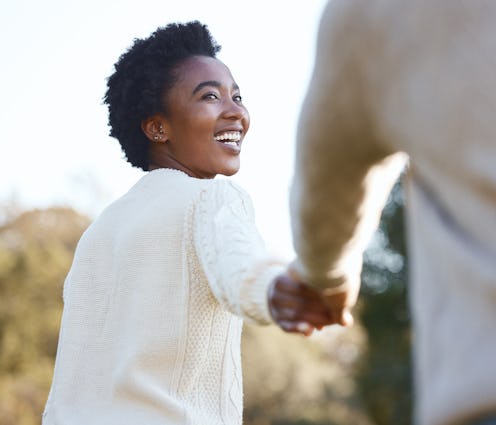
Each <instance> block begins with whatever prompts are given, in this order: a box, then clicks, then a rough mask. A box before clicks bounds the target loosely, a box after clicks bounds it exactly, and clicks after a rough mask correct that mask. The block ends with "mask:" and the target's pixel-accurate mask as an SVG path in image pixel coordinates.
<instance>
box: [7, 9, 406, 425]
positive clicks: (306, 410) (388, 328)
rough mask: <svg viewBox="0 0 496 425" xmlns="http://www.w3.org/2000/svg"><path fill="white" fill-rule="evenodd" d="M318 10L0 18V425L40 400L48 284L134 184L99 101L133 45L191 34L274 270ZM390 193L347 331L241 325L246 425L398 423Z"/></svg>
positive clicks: (402, 318)
mask: <svg viewBox="0 0 496 425" xmlns="http://www.w3.org/2000/svg"><path fill="white" fill-rule="evenodd" d="M325 3H326V2H325V1H324V0H308V1H306V2H285V1H283V0H273V1H271V2H267V1H261V0H252V1H251V2H241V1H235V0H234V1H233V0H231V1H227V0H212V1H209V2H202V1H193V0H183V1H181V2H175V1H174V2H173V1H170V0H162V1H159V0H141V1H140V2H136V1H131V0H121V1H117V0H108V1H106V2H98V1H97V0H86V1H84V2H82V1H70V0H65V1H62V0H47V1H44V2H37V1H35V0H18V1H16V2H9V3H8V4H5V5H3V7H2V14H1V15H0V35H1V37H0V47H1V51H2V52H3V56H4V60H3V61H2V67H0V77H1V78H0V93H2V102H1V104H0V425H14V424H15V425H33V424H39V423H40V415H41V412H42V410H43V406H44V403H45V401H46V397H47V395H48V390H49V386H50V383H51V377H52V373H53V362H54V356H55V352H56V347H57V338H58V330H59V323H60V316H61V312H62V296H61V294H62V285H63V281H64V278H65V275H66V273H67V271H68V269H69V267H70V264H71V261H72V255H73V252H74V249H75V245H76V243H77V241H78V239H79V237H80V235H81V233H82V232H83V231H84V229H85V228H86V227H87V226H88V224H89V223H90V221H91V220H92V219H93V218H94V217H95V216H96V215H97V214H98V213H99V212H100V211H101V210H102V209H103V208H104V207H105V206H106V205H107V204H108V203H110V202H111V201H112V200H113V199H115V198H116V197H118V196H120V195H121V194H123V193H124V192H125V191H126V190H127V189H128V188H129V187H130V186H131V185H132V184H133V183H134V182H135V181H136V180H137V179H138V178H139V177H141V175H142V173H141V172H140V171H138V170H135V169H133V168H132V167H131V166H130V165H129V164H127V163H125V162H124V161H123V159H122V153H121V152H120V149H119V146H118V143H117V142H116V141H115V140H113V139H111V138H109V137H108V136H107V133H108V128H107V126H106V121H107V115H106V109H105V108H104V107H103V105H102V102H101V99H102V96H103V94H104V91H105V82H106V80H105V79H106V77H107V76H108V75H109V74H110V73H111V72H112V65H113V63H114V62H115V61H116V60H117V58H118V56H119V55H120V54H121V53H122V52H123V51H124V49H125V48H126V47H128V46H129V45H130V43H131V41H132V39H133V38H135V37H145V36H147V35H149V34H150V33H151V32H152V31H153V30H154V29H155V28H156V27H158V26H160V25H165V24H167V23H169V22H174V21H183V22H184V21H188V20H192V19H198V20H200V21H202V22H204V23H206V24H207V25H208V26H209V28H210V30H211V31H212V33H213V35H214V37H215V38H216V39H217V41H218V42H219V43H220V44H221V45H222V46H223V49H222V51H221V54H220V59H221V60H223V61H224V62H225V63H226V64H227V65H228V66H229V67H230V68H231V71H232V73H233V75H234V78H235V79H236V80H237V82H238V84H239V85H240V87H241V90H242V94H243V97H244V101H245V104H246V105H247V107H248V109H249V110H250V114H251V118H252V124H251V129H250V132H249V134H248V136H247V138H246V139H245V144H244V146H243V149H244V150H243V157H242V169H241V171H240V173H239V174H238V175H237V176H235V178H234V179H235V180H237V181H238V183H240V184H241V185H242V186H244V187H245V188H246V189H247V190H248V192H249V193H250V195H251V196H252V198H253V201H254V205H255V209H256V213H257V224H258V227H259V230H260V232H261V234H262V235H263V236H264V239H265V240H266V243H267V246H268V248H269V250H270V251H271V252H272V253H273V254H275V255H277V256H279V257H281V258H282V259H287V260H290V259H291V258H292V257H293V255H294V254H293V250H292V246H291V237H290V231H289V212H288V207H287V203H288V199H287V197H288V187H289V185H290V181H291V173H292V162H293V151H294V134H295V129H296V122H297V117H298V111H299V108H300V106H301V102H302V101H303V96H304V93H305V90H306V86H307V84H308V80H309V78H310V76H311V69H312V64H313V58H314V44H315V37H316V32H317V27H318V19H319V16H320V13H321V11H322V8H323V7H324V5H325ZM407 264H408V261H407V255H406V250H405V242H404V229H403V194H402V187H401V183H398V184H397V185H396V187H395V189H394V191H393V193H392V194H391V197H390V199H389V201H388V205H387V207H386V209H385V211H384V214H383V217H382V220H381V226H380V229H379V231H378V232H377V233H376V235H375V237H374V239H373V241H372V243H371V245H370V248H369V249H368V251H367V253H366V256H365V267H364V270H363V276H362V277H363V287H362V294H361V297H360V302H359V304H358V305H357V307H356V311H355V316H356V318H357V319H358V320H357V324H356V325H355V326H354V327H353V328H352V329H341V328H339V327H330V328H327V329H325V330H324V331H322V332H319V333H317V334H315V335H314V336H312V337H311V338H303V337H299V336H294V335H286V334H284V333H283V332H282V331H280V330H278V329H277V328H275V327H266V328H257V327H251V326H246V327H245V330H244V336H243V362H244V363H243V364H244V381H245V424H246V425H269V424H270V425H312V424H313V425H324V424H326V425H327V424H329V425H373V424H377V425H382V424H384V425H386V424H390V425H403V424H405V425H407V424H410V423H411V378H410V371H411V365H410V341H411V335H410V321H409V314H408V306H407V303H406V282H405V278H406V273H407Z"/></svg>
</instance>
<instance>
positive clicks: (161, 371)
mask: <svg viewBox="0 0 496 425" xmlns="http://www.w3.org/2000/svg"><path fill="white" fill-rule="evenodd" d="M219 49H220V47H219V46H218V45H217V44H216V43H215V42H214V41H213V40H212V38H211V36H210V33H209V31H208V30H207V28H206V27H205V26H204V25H202V24H200V23H199V22H190V23H188V24H171V25H169V26H167V27H165V28H159V29H158V30H157V31H155V32H154V33H153V34H152V35H151V36H150V37H148V38H146V39H140V40H136V41H135V42H134V44H133V46H132V47H131V48H130V49H129V50H128V51H127V52H125V53H124V54H123V55H122V56H121V57H120V59H119V61H118V62H117V64H116V65H115V72H114V73H113V74H112V76H111V77H110V78H109V80H108V90H107V93H106V96H105V102H106V104H107V105H108V108H109V124H110V127H111V135H112V136H114V137H116V138H117V139H118V141H119V143H120V144H121V146H122V149H123V151H124V153H125V154H126V157H127V160H128V161H129V162H130V163H131V164H133V165H134V166H136V167H139V168H141V169H143V170H145V171H148V173H147V174H146V175H145V176H144V177H142V178H141V180H139V181H138V182H137V183H136V184H135V185H134V186H133V187H132V188H131V189H130V190H129V191H128V192H127V193H126V194H125V195H124V196H122V197H121V198H120V199H118V200H117V201H115V202H114V203H112V204H111V205H110V206H109V207H107V208H106V209H105V210H104V211H103V213H102V214H101V215H100V216H99V217H98V218H97V219H96V220H95V221H94V222H93V223H92V225H91V226H90V227H89V228H88V229H87V231H86V232H85V233H84V234H83V236H82V238H81V240H80V241H79V244H78V247H77V250H76V253H75V255H74V261H73V264H72V267H71V270H70V272H69V274H68V276H67V278H66V281H65V284H64V313H63V319H62V324H61V331H60V338H59V346H58V352H57V359H56V365H55V372H54V377H53V383H52V388H51V391H50V395H49V397H48V401H47V404H46V409H45V413H44V416H43V424H44V425H54V424H61V423H63V424H68V423H70V424H76V425H77V424H81V425H82V424H85V425H86V424H93V425H99V424H102V425H103V424H105V425H117V424H119V425H126V424H147V425H155V424H164V423H167V424H186V423H187V424H190V425H200V424H201V425H208V424H219V423H228V424H233V425H235V424H240V423H241V421H242V378H241V377H242V374H241V360H240V334H241V324H242V319H245V320H248V321H250V322H253V323H258V324H268V323H271V322H276V323H277V324H279V325H280V326H281V327H282V328H283V329H285V330H287V331H293V332H297V331H300V332H302V333H307V334H308V333H309V332H311V330H312V329H313V326H316V327H320V326H323V325H326V324H329V323H333V322H334V320H333V316H332V312H329V311H328V308H327V304H326V302H325V299H324V298H323V296H322V295H321V294H320V292H318V291H317V290H314V289H312V288H310V287H308V286H306V285H304V284H303V283H299V282H296V281H293V280H292V279H291V278H290V276H288V275H286V274H284V270H285V268H284V266H283V265H281V264H278V263H277V262H275V261H273V260H272V259H271V258H270V257H269V256H268V254H267V251H266V249H265V246H264V244H263V242H262V239H261V237H260V236H259V234H258V232H257V229H256V227H255V221H254V214H253V208H252V205H251V201H250V198H249V197H248V195H247V194H246V193H245V192H244V191H243V190H242V189H241V188H239V187H238V186H236V185H234V184H233V183H231V182H230V181H228V180H215V179H214V177H215V176H216V175H217V174H223V175H226V176H230V175H232V174H234V173H236V172H237V171H238V169H239V166H240V158H239V157H240V152H241V145H242V142H243V139H244V136H245V134H246V132H247V131H248V127H249V115H248V112H247V110H246V108H245V107H244V106H243V103H242V99H241V95H240V90H239V88H238V86H237V85H236V83H235V81H234V78H233V77H232V75H231V72H230V71H229V69H228V68H227V67H226V66H225V65H224V64H223V63H222V62H220V61H219V60H217V59H216V57H215V55H216V53H217V52H218V51H219ZM309 323H311V325H310V324H309Z"/></svg>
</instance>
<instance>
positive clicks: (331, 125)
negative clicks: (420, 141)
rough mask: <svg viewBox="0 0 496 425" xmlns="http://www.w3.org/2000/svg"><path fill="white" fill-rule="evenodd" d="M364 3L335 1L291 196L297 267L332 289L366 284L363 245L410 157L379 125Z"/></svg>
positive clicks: (327, 16)
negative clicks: (371, 92)
mask: <svg viewBox="0 0 496 425" xmlns="http://www.w3.org/2000/svg"><path fill="white" fill-rule="evenodd" d="M361 3H364V2H360V1H355V2H353V1H351V2H349V1H339V0H336V1H333V2H329V5H328V7H327V9H326V10H325V12H324V14H323V17H322V21H321V24H320V29H319V38H318V45H317V52H316V62H315V66H314V71H313V76H312V80H311V84H310V86H309V89H308V92H307V95H306V99H305V101H304V104H303V107H302V112H301V114H300V119H299V125H298V134H297V153H296V156H295V158H296V160H295V174H294V178H293V182H292V187H291V196H290V204H291V224H292V230H293V242H294V247H295V251H296V253H297V260H296V261H295V262H294V263H293V265H292V268H293V270H294V271H296V272H297V273H298V275H299V276H300V277H301V278H302V279H303V280H304V281H307V282H308V283H310V284H312V285H315V286H317V287H321V288H331V290H332V288H338V287H339V289H342V287H345V286H347V285H359V282H360V272H361V268H362V254H363V251H364V249H365V248H366V246H367V244H368V242H369V240H370V238H371V236H372V234H373V232H374V231H375V229H376V227H377V225H378V222H379V218H380V214H381V211H382V208H383V206H384V204H385V202H386V200H387V197H388V194H389V192H390V190H391V188H392V186H393V184H394V182H395V181H396V180H397V178H398V177H399V174H400V171H401V170H402V169H403V167H404V165H405V161H406V156H405V155H404V154H402V153H398V152H396V151H395V150H394V149H391V148H389V147H388V146H387V145H384V143H382V140H380V137H378V136H377V132H376V129H375V127H374V123H373V119H374V118H373V114H374V111H373V107H371V105H370V103H369V102H370V99H369V98H368V96H367V88H366V84H367V76H366V75H365V74H366V72H367V70H366V67H365V66H364V60H366V58H367V57H370V53H369V52H367V50H366V49H367V48H368V47H367V46H368V45H369V44H368V43H367V42H366V40H365V39H366V38H367V34H366V21H364V20H363V19H362V16H361V14H362V13H363V9H364V7H366V4H361ZM357 6H358V7H357ZM350 28H353V29H354V30H353V31H350ZM356 28H358V29H356ZM355 29H356V30H355ZM364 32H365V33H364Z"/></svg>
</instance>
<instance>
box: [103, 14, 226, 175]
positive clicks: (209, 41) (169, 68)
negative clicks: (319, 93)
mask: <svg viewBox="0 0 496 425" xmlns="http://www.w3.org/2000/svg"><path fill="white" fill-rule="evenodd" d="M220 49H221V46H220V45H218V44H217V43H216V41H215V40H214V39H213V38H212V35H211V34H210V32H209V30H208V28H207V26H206V25H203V24H201V23H200V22H198V21H192V22H187V23H184V24H179V23H173V24H169V25H167V26H166V27H160V28H158V29H157V30H156V31H155V32H153V33H152V34H151V35H150V36H149V37H148V38H145V39H135V40H134V43H133V44H132V46H131V47H130V48H129V49H128V50H127V51H126V52H125V53H124V54H122V55H121V57H120V58H119V60H118V61H117V63H116V64H115V66H114V67H115V71H114V73H113V74H112V75H111V76H110V77H109V78H108V80H107V91H106V93H105V96H104V99H103V100H104V103H106V104H107V105H108V110H109V120H108V123H109V126H110V136H112V137H115V138H116V139H117V140H118V141H119V143H120V144H121V147H122V150H123V151H124V154H125V155H126V158H127V160H128V161H129V162H130V163H131V164H132V165H133V166H135V167H139V168H141V169H143V170H145V171H147V170H148V165H149V157H148V146H149V141H148V139H147V137H146V136H145V134H144V133H143V131H142V130H141V122H142V121H143V120H144V119H146V118H148V117H150V116H152V115H154V114H156V113H159V112H163V113H165V114H166V113H167V111H166V110H165V105H164V104H163V103H164V102H163V99H164V98H165V97H166V95H167V90H168V89H170V88H171V87H172V86H173V85H174V83H175V81H176V79H177V76H176V75H175V73H174V71H175V68H176V67H177V66H178V65H179V64H180V63H181V62H182V61H184V60H185V59H187V58H189V57H191V56H210V57H213V58H215V57H216V54H217V53H218V52H219V51H220Z"/></svg>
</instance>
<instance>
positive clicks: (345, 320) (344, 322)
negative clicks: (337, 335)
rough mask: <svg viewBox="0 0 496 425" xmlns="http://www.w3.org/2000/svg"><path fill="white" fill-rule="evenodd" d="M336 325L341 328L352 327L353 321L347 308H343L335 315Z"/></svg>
mask: <svg viewBox="0 0 496 425" xmlns="http://www.w3.org/2000/svg"><path fill="white" fill-rule="evenodd" d="M336 317H337V323H338V324H340V325H341V326H346V327H349V326H353V323H354V319H353V315H352V314H351V311H350V309H349V308H344V309H342V310H341V311H340V312H338V313H337V314H336Z"/></svg>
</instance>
